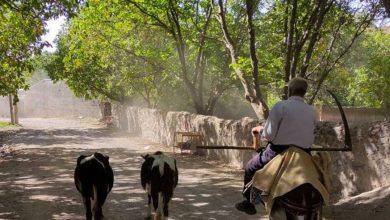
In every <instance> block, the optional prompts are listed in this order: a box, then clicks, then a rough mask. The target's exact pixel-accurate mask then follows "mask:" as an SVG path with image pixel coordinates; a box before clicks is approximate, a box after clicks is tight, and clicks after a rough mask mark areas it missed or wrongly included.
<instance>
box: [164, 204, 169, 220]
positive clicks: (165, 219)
mask: <svg viewBox="0 0 390 220" xmlns="http://www.w3.org/2000/svg"><path fill="white" fill-rule="evenodd" d="M163 219H164V220H168V202H167V201H164V218H163Z"/></svg>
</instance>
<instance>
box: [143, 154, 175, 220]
mask: <svg viewBox="0 0 390 220" xmlns="http://www.w3.org/2000/svg"><path fill="white" fill-rule="evenodd" d="M142 157H143V158H144V159H145V161H144V162H143V164H142V167H141V185H142V187H143V188H144V189H145V190H146V191H147V194H148V205H149V213H148V217H149V218H151V215H152V212H153V211H154V212H155V220H160V219H161V217H162V218H163V219H164V220H166V219H168V203H169V201H170V200H171V198H172V196H173V190H174V189H175V187H176V186H177V183H178V177H179V172H178V170H177V166H176V160H175V158H173V157H169V156H166V155H164V154H163V153H162V152H160V151H157V152H156V153H154V154H152V155H150V154H147V155H145V156H142ZM151 202H153V206H152V205H151Z"/></svg>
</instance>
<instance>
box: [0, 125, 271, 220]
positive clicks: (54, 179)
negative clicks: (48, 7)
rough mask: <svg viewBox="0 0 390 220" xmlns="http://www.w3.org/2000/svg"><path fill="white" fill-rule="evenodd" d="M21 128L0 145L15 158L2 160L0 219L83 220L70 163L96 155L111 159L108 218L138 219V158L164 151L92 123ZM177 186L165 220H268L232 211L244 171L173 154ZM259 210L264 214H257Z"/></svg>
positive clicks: (1, 134)
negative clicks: (112, 177)
mask: <svg viewBox="0 0 390 220" xmlns="http://www.w3.org/2000/svg"><path fill="white" fill-rule="evenodd" d="M21 124H22V125H23V127H22V128H17V129H12V130H7V131H4V130H3V131H0V144H1V143H5V144H6V145H8V146H12V147H13V148H14V149H15V151H14V152H13V153H11V154H10V155H8V156H6V157H3V158H1V159H0V219H23V220H24V219H29V220H35V219H36V220H45V219H72V220H74V219H83V218H84V210H83V206H82V203H81V196H80V195H79V194H78V192H77V191H76V189H75V186H74V183H73V171H74V168H75V163H76V158H77V156H78V155H80V154H90V153H93V152H95V151H99V152H102V153H104V154H107V155H109V156H110V162H111V165H112V167H113V169H114V174H115V184H114V188H113V190H112V192H111V193H110V194H109V196H108V200H107V201H106V204H105V206H104V208H103V211H104V214H105V216H106V218H107V219H112V220H115V219H128V220H138V219H143V218H144V217H145V215H146V194H145V192H144V191H143V190H142V188H141V186H140V178H139V170H140V166H141V162H142V158H141V157H140V155H141V154H145V153H152V152H154V151H156V150H163V151H166V152H169V154H171V149H170V148H169V149H168V148H162V147H161V146H159V145H156V144H153V143H150V142H148V141H145V140H142V139H140V138H137V137H132V136H131V135H129V134H124V133H119V132H113V131H110V130H107V129H105V128H103V127H102V126H101V125H99V124H98V123H97V121H93V120H64V119H22V120H21ZM176 158H177V160H178V167H179V173H180V176H179V186H178V188H177V189H176V191H175V195H174V198H173V201H172V202H171V203H170V218H169V219H180V220H184V219H185V220H188V219H197V220H201V219H205V220H206V219H210V220H212V219H213V220H214V219H221V220H230V219H232V220H235V219H242V220H243V219H245V220H252V219H257V220H258V219H267V218H265V217H262V216H261V214H257V215H254V216H248V215H245V214H243V213H240V212H238V211H236V210H235V209H234V203H235V202H237V201H240V200H241V196H240V190H241V180H242V171H241V170H235V169H230V168H228V167H225V166H224V165H223V164H219V163H218V162H212V161H205V159H204V158H202V157H196V156H189V155H177V157H176ZM258 211H260V212H261V211H262V212H263V213H264V210H262V209H260V207H258Z"/></svg>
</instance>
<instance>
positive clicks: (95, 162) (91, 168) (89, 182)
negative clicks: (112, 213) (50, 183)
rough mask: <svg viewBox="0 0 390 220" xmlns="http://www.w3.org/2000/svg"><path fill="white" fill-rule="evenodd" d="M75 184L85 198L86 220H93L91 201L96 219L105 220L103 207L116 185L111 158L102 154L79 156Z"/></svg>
mask: <svg viewBox="0 0 390 220" xmlns="http://www.w3.org/2000/svg"><path fill="white" fill-rule="evenodd" d="M74 182H75V185H76V188H77V190H78V191H79V192H80V193H81V195H82V196H83V202H84V207H85V211H86V219H87V220H91V219H92V211H91V199H92V200H93V216H94V219H95V220H101V219H103V211H102V206H103V204H104V202H105V201H106V198H107V195H108V193H109V192H110V191H111V189H112V186H113V184H114V173H113V171H112V168H111V166H110V163H109V157H108V156H105V155H103V154H101V153H94V154H92V155H90V156H85V155H81V156H79V157H78V158H77V166H76V169H75V171H74Z"/></svg>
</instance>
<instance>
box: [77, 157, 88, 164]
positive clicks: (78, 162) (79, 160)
mask: <svg viewBox="0 0 390 220" xmlns="http://www.w3.org/2000/svg"><path fill="white" fill-rule="evenodd" d="M86 157H87V156H85V155H80V156H79V157H77V164H80V162H81V160H82V159H84V158H86Z"/></svg>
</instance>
